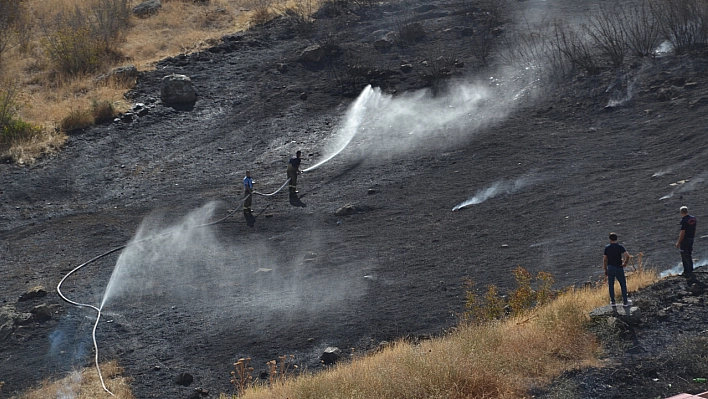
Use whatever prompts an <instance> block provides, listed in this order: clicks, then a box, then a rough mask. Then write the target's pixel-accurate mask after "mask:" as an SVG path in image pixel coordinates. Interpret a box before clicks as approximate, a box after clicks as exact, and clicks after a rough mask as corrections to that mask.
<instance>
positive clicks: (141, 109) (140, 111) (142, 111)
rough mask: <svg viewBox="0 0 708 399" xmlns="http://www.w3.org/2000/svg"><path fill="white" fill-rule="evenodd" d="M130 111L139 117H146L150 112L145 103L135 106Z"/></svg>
mask: <svg viewBox="0 0 708 399" xmlns="http://www.w3.org/2000/svg"><path fill="white" fill-rule="evenodd" d="M130 110H131V111H132V112H133V113H134V114H135V115H137V116H141V117H142V116H145V115H147V114H148V112H150V111H149V110H148V108H147V107H146V106H145V104H143V103H137V104H135V105H133V106H132V107H131V108H130Z"/></svg>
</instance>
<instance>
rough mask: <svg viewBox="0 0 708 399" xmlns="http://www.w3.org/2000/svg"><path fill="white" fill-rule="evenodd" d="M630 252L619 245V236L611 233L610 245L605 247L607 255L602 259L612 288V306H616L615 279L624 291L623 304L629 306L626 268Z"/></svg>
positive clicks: (608, 282)
mask: <svg viewBox="0 0 708 399" xmlns="http://www.w3.org/2000/svg"><path fill="white" fill-rule="evenodd" d="M629 258H630V255H629V252H627V250H626V249H624V246H622V244H618V243H617V234H615V233H610V243H609V244H607V245H606V246H605V255H604V256H603V257H602V267H603V269H605V275H606V276H607V284H608V286H609V288H610V304H611V305H612V306H615V279H617V281H618V282H619V284H620V289H621V290H622V302H623V303H624V306H629V300H628V299H627V279H626V278H625V276H624V267H625V266H626V265H627V262H629Z"/></svg>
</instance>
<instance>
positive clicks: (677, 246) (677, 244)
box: [676, 229, 686, 248]
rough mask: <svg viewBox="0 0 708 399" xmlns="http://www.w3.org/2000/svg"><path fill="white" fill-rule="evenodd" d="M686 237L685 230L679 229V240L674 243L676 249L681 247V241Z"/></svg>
mask: <svg viewBox="0 0 708 399" xmlns="http://www.w3.org/2000/svg"><path fill="white" fill-rule="evenodd" d="M685 235H686V230H683V229H681V233H679V239H678V241H676V248H680V247H681V241H683V236H685Z"/></svg>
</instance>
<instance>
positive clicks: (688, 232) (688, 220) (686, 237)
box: [676, 206, 697, 277]
mask: <svg viewBox="0 0 708 399" xmlns="http://www.w3.org/2000/svg"><path fill="white" fill-rule="evenodd" d="M680 211H681V233H680V234H679V238H678V241H676V248H678V249H679V250H680V251H681V263H683V276H686V277H689V276H691V275H693V239H694V238H695V237H696V222H697V221H696V218H695V217H693V216H691V215H689V214H688V208H687V207H685V206H682V207H681V209H680Z"/></svg>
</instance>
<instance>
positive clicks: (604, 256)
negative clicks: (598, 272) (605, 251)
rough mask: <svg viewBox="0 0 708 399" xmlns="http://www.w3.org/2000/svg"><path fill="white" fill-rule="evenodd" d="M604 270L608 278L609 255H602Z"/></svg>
mask: <svg viewBox="0 0 708 399" xmlns="http://www.w3.org/2000/svg"><path fill="white" fill-rule="evenodd" d="M602 268H603V269H604V270H605V276H607V255H602Z"/></svg>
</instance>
